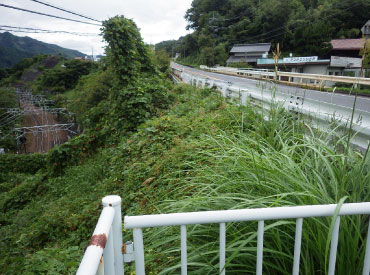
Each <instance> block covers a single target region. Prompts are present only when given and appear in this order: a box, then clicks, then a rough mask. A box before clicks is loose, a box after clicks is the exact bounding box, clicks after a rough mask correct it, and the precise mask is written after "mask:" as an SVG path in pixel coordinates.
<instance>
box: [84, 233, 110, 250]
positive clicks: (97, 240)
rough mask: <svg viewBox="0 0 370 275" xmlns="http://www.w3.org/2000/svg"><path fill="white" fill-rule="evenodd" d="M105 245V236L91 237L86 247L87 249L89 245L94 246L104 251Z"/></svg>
mask: <svg viewBox="0 0 370 275" xmlns="http://www.w3.org/2000/svg"><path fill="white" fill-rule="evenodd" d="M106 243H107V235H105V234H98V235H93V236H92V237H91V240H90V242H89V244H88V245H87V247H89V246H91V245H96V246H99V247H101V248H102V249H104V248H105V245H106Z"/></svg>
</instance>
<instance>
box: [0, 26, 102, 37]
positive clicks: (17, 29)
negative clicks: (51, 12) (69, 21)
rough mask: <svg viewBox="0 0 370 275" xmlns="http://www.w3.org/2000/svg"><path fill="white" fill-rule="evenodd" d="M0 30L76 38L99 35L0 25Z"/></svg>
mask: <svg viewBox="0 0 370 275" xmlns="http://www.w3.org/2000/svg"><path fill="white" fill-rule="evenodd" d="M0 30H4V31H13V32H25V33H64V34H72V35H77V36H98V35H99V34H93V33H79V32H69V31H57V30H45V29H38V28H27V27H15V26H7V25H0Z"/></svg>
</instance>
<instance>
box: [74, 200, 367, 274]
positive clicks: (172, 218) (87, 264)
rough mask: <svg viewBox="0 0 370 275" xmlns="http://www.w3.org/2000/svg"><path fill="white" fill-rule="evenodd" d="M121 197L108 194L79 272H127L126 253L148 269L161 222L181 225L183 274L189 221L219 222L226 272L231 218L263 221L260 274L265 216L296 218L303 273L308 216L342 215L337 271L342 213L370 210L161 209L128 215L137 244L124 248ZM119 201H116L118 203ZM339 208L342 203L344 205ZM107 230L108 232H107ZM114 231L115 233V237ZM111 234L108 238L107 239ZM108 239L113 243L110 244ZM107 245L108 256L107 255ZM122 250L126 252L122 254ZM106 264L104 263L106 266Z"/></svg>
mask: <svg viewBox="0 0 370 275" xmlns="http://www.w3.org/2000/svg"><path fill="white" fill-rule="evenodd" d="M120 202H121V198H120V197H118V196H108V197H105V198H103V205H104V209H103V211H102V214H101V216H100V218H99V221H98V224H97V226H96V228H95V231H94V235H93V237H92V238H91V241H90V243H89V246H88V248H87V250H86V252H85V255H84V257H83V259H82V262H81V264H80V267H79V269H78V271H77V275H82V274H83V275H90V274H91V275H92V274H95V273H96V272H98V274H103V273H99V272H102V271H103V270H104V274H105V275H118V274H120V275H121V274H124V269H123V261H124V258H127V257H130V259H129V260H127V261H126V260H125V262H128V261H131V260H134V261H135V269H136V275H144V274H145V260H144V242H143V229H144V228H148V227H160V226H180V229H181V233H180V239H181V274H182V275H186V274H187V231H186V226H187V225H193V224H210V223H218V224H219V228H220V231H219V257H220V258H219V271H220V274H222V275H225V273H226V266H225V263H226V258H225V255H226V233H227V232H226V223H229V222H248V221H258V229H257V263H256V274H257V275H262V271H263V235H264V231H265V230H266V229H265V225H264V223H265V221H267V220H283V219H296V232H295V240H294V258H293V263H292V265H293V267H292V274H293V275H298V274H299V266H300V251H301V240H302V225H303V220H304V219H306V218H314V217H315V218H317V217H331V216H334V215H335V212H336V210H339V212H338V215H337V216H336V220H335V224H334V229H333V231H332V236H331V244H330V254H329V264H328V265H329V268H328V274H329V275H334V274H335V264H336V256H337V248H338V236H339V229H340V219H341V216H346V215H364V214H365V215H368V214H370V202H363V203H348V204H343V205H342V206H341V207H340V206H338V205H337V204H328V205H308V206H289V207H274V208H258V209H239V210H220V211H202V212H188V213H174V214H160V215H145V216H126V217H125V219H124V224H125V229H133V238H134V248H133V250H132V246H131V247H130V248H131V250H130V251H127V250H126V251H123V252H121V251H120V246H121V245H122V238H121V237H120V234H121V232H122V231H121V230H120V229H121V228H120V224H121V220H120V217H121V212H120ZM112 203H113V204H112ZM339 207H340V208H339ZM338 208H339V209H338ZM102 236H103V237H102ZM112 236H113V237H112ZM106 238H108V241H107V242H106V241H105V240H106ZM106 243H107V245H105V244H106ZM103 249H104V260H103V261H101V257H102V254H103ZM122 253H124V256H123V258H122ZM102 265H104V267H102ZM369 273H370V225H369V227H368V232H367V241H366V248H365V258H364V265H363V273H362V274H363V275H368V274H369Z"/></svg>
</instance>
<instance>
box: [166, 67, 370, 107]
mask: <svg viewBox="0 0 370 275" xmlns="http://www.w3.org/2000/svg"><path fill="white" fill-rule="evenodd" d="M171 66H172V67H175V68H179V69H182V70H184V71H185V72H187V73H190V74H193V75H198V76H200V77H207V78H209V79H212V80H218V81H227V82H231V83H233V84H235V85H237V86H241V87H245V88H248V87H251V88H256V86H257V84H259V83H260V82H261V81H260V80H254V79H249V78H245V77H238V76H231V75H224V74H220V73H212V72H206V71H202V70H198V69H194V68H191V67H186V66H183V65H180V64H177V63H174V62H172V63H171ZM264 83H266V88H265V89H270V88H272V86H273V85H274V84H273V83H270V82H267V81H266V82H264ZM277 90H278V91H279V92H282V93H285V94H291V95H295V96H302V97H305V98H307V99H312V100H316V101H320V102H326V103H331V104H335V105H339V106H343V107H347V108H351V109H352V107H353V104H354V100H355V96H352V95H343V94H336V93H329V92H320V91H315V90H307V89H302V88H299V87H292V86H287V85H282V84H277ZM356 110H361V111H365V112H370V98H368V97H362V96H358V97H357V102H356Z"/></svg>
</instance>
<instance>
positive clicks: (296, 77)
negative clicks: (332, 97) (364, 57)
mask: <svg viewBox="0 0 370 275" xmlns="http://www.w3.org/2000/svg"><path fill="white" fill-rule="evenodd" d="M202 69H203V70H207V71H211V72H220V73H225V74H231V75H239V76H245V77H249V78H254V79H261V80H262V79H275V78H277V80H278V81H282V82H290V83H294V82H295V83H297V85H300V84H309V85H312V86H318V87H324V86H325V83H326V82H328V83H346V84H355V85H356V84H360V85H370V78H364V77H351V76H335V75H320V74H304V73H292V72H282V71H277V72H276V73H275V72H274V71H267V70H259V69H254V68H253V69H238V68H230V67H211V68H210V67H206V66H203V67H202ZM284 78H285V80H283V79H284ZM304 80H306V81H304Z"/></svg>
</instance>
